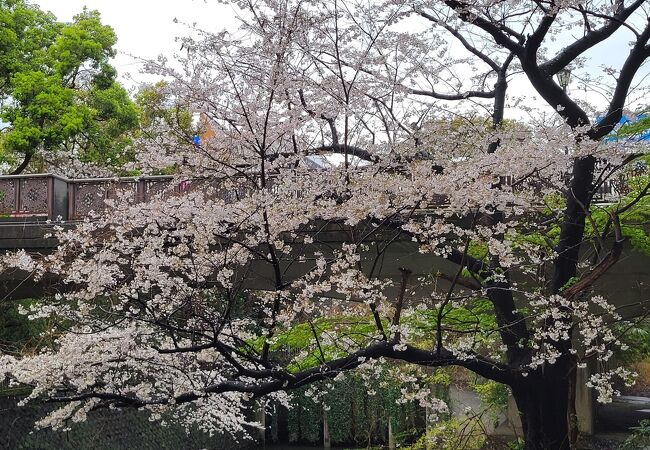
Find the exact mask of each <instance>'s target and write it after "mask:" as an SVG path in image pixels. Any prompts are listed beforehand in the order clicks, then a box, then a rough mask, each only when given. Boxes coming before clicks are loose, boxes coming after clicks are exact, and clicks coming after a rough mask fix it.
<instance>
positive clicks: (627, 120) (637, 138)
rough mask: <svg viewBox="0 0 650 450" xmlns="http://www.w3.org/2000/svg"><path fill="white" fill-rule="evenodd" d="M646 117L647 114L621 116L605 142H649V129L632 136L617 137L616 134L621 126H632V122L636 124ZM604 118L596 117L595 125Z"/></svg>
mask: <svg viewBox="0 0 650 450" xmlns="http://www.w3.org/2000/svg"><path fill="white" fill-rule="evenodd" d="M647 117H648V114H645V113H644V114H639V115H637V116H626V115H623V117H621V120H619V121H618V125H616V127H615V128H614V131H612V133H611V134H610V135H609V136H608V137H606V138H605V141H607V142H612V141H619V140H626V141H634V142H641V141H650V128H648V129H647V130H644V131H643V132H641V133H639V134H636V135H634V136H621V137H619V136H617V135H616V133H617V132H618V130H619V129H620V128H621V127H622V126H623V125H627V124H632V123H634V122H638V121H639V120H642V119H646V118H647ZM603 118H604V117H602V116H600V117H596V123H598V122H600V121H601V120H603Z"/></svg>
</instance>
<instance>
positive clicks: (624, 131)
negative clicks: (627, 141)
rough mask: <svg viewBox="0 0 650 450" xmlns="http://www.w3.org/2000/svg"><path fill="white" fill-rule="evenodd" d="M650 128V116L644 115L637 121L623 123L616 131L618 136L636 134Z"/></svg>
mask: <svg viewBox="0 0 650 450" xmlns="http://www.w3.org/2000/svg"><path fill="white" fill-rule="evenodd" d="M649 128H650V117H644V118H642V119H640V120H637V121H636V122H630V123H626V124H625V125H623V126H622V127H621V128H619V129H618V132H617V133H616V136H617V137H628V136H636V135H638V134H640V133H643V132H644V131H646V130H647V129H649Z"/></svg>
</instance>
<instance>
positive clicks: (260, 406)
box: [255, 401, 266, 447]
mask: <svg viewBox="0 0 650 450" xmlns="http://www.w3.org/2000/svg"><path fill="white" fill-rule="evenodd" d="M255 420H256V421H257V423H258V424H259V426H260V428H259V433H258V435H257V441H258V442H259V444H260V445H261V446H262V447H266V408H265V407H264V401H260V402H258V403H257V405H256V407H255Z"/></svg>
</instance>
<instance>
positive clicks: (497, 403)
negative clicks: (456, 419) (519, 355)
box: [472, 381, 508, 411]
mask: <svg viewBox="0 0 650 450" xmlns="http://www.w3.org/2000/svg"><path fill="white" fill-rule="evenodd" d="M472 389H473V390H474V392H476V393H477V394H478V397H479V399H480V400H481V404H482V405H483V407H486V408H492V409H495V410H497V411H503V410H504V409H505V408H506V406H507V404H508V388H507V387H506V385H505V384H501V383H497V382H496V381H486V382H484V383H476V384H474V385H472Z"/></svg>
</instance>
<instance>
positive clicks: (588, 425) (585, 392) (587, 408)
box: [576, 362, 597, 435]
mask: <svg viewBox="0 0 650 450" xmlns="http://www.w3.org/2000/svg"><path fill="white" fill-rule="evenodd" d="M592 365H593V362H590V363H588V364H587V367H584V368H579V367H578V368H577V372H576V416H578V431H579V432H580V433H583V434H588V435H592V434H594V432H595V422H596V407H597V406H596V402H595V401H594V392H593V390H592V389H591V388H588V387H587V382H588V381H589V377H590V376H591V373H592V370H591V369H592Z"/></svg>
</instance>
